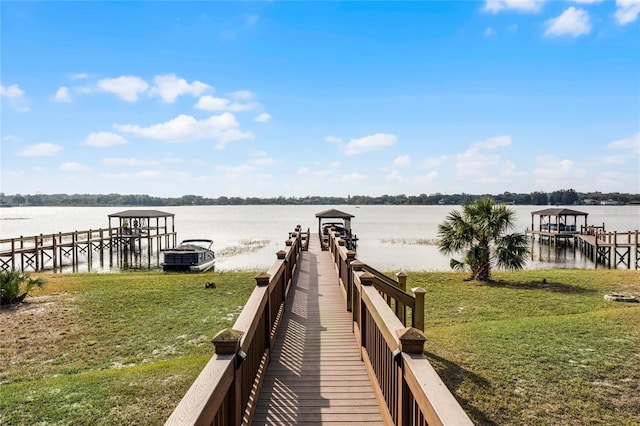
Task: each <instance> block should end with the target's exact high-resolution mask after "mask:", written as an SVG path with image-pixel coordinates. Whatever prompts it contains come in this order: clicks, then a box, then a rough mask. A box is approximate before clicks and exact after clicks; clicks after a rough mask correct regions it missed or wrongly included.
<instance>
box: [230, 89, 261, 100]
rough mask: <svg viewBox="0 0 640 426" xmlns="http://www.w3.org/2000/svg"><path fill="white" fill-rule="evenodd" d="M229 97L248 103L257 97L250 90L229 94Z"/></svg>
mask: <svg viewBox="0 0 640 426" xmlns="http://www.w3.org/2000/svg"><path fill="white" fill-rule="evenodd" d="M229 97H230V98H231V99H233V100H236V101H248V100H251V99H253V98H254V97H255V95H254V94H253V92H251V91H249V90H236V91H235V92H232V93H230V94H229Z"/></svg>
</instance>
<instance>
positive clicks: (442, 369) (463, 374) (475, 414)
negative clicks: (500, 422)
mask: <svg viewBox="0 0 640 426" xmlns="http://www.w3.org/2000/svg"><path fill="white" fill-rule="evenodd" d="M424 354H425V356H426V357H427V359H428V360H429V362H430V363H431V365H433V368H435V370H436V371H437V372H438V375H439V376H440V378H441V379H442V381H443V382H444V383H445V384H446V385H447V388H449V390H450V391H451V392H452V393H453V394H454V396H455V397H456V399H457V400H458V402H459V403H460V405H461V406H462V408H463V409H464V411H465V412H466V413H467V414H468V415H469V417H471V418H472V420H473V421H474V423H476V424H478V423H479V424H482V425H489V426H497V423H496V422H495V421H493V420H491V419H490V418H489V417H487V415H486V414H485V413H484V412H482V411H481V410H479V409H478V408H476V407H474V406H473V405H472V404H471V403H470V402H469V401H468V400H466V399H463V398H461V397H460V396H459V395H456V391H457V390H458V388H460V385H461V384H462V382H463V381H464V380H471V381H472V382H473V385H474V388H475V389H476V392H483V393H491V392H492V390H491V383H489V381H488V380H487V379H485V378H484V377H481V376H478V375H477V374H475V373H474V372H472V371H469V370H467V369H466V368H462V367H460V366H459V365H458V364H456V363H454V362H451V361H449V360H448V359H445V358H442V357H441V356H438V355H436V354H434V353H432V352H424Z"/></svg>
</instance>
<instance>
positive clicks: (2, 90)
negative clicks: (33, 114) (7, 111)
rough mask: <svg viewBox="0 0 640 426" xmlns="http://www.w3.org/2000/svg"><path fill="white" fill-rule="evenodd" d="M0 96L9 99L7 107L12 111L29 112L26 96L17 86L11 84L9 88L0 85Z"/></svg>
mask: <svg viewBox="0 0 640 426" xmlns="http://www.w3.org/2000/svg"><path fill="white" fill-rule="evenodd" d="M0 96H3V97H5V98H7V99H9V105H10V106H11V108H13V109H14V110H16V111H19V112H27V111H29V106H28V105H27V97H26V94H25V92H24V90H22V89H21V88H20V86H18V85H17V84H12V85H11V86H3V85H2V84H0Z"/></svg>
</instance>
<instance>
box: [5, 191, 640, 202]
mask: <svg viewBox="0 0 640 426" xmlns="http://www.w3.org/2000/svg"><path fill="white" fill-rule="evenodd" d="M486 197H490V198H492V199H493V200H495V202H496V203H504V204H514V205H565V206H569V205H581V204H601V203H602V202H612V203H614V204H622V205H624V204H640V194H629V193H619V192H612V193H602V192H588V193H580V192H576V191H575V190H573V189H566V190H565V189H562V190H557V191H553V192H543V191H535V192H531V193H528V194H527V193H515V192H504V193H502V194H493V195H492V194H466V193H462V194H442V193H435V194H430V195H427V194H420V195H405V194H399V195H381V196H370V195H348V196H346V197H337V196H307V197H284V196H280V197H227V196H219V197H216V198H209V197H202V196H200V195H183V196H181V197H154V196H150V195H145V194H71V195H70V194H39V193H38V194H27V195H22V194H15V195H5V194H4V193H0V205H4V206H11V205H14V206H209V205H214V206H223V205H305V204H308V205H462V204H468V203H472V202H474V201H476V200H480V199H482V198H486Z"/></svg>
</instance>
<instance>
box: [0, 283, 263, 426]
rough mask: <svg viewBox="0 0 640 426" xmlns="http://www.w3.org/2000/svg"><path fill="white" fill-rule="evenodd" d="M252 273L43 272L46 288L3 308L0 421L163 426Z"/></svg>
mask: <svg viewBox="0 0 640 426" xmlns="http://www.w3.org/2000/svg"><path fill="white" fill-rule="evenodd" d="M255 275H256V274H255V273H252V272H225V273H223V274H220V273H215V274H214V273H206V274H196V275H190V274H163V273H159V272H155V273H154V272H151V273H126V274H65V275H48V276H46V279H47V285H46V286H45V289H44V291H40V292H36V293H34V296H35V297H31V298H27V302H28V303H26V304H24V305H23V306H20V307H18V308H17V309H3V310H2V311H0V317H1V319H2V321H1V322H0V324H1V325H0V333H1V334H2V343H3V344H2V345H1V348H0V361H1V364H2V365H3V368H2V370H0V382H1V383H2V384H1V385H0V424H25V425H27V424H28V425H31V424H92V425H94V424H104V425H110V424H162V423H163V422H164V421H165V420H166V418H167V417H168V416H169V414H170V413H171V412H172V411H173V408H174V407H175V406H176V405H177V403H178V402H179V401H180V399H181V398H182V395H184V393H185V392H186V390H187V389H188V388H189V386H190V385H191V383H192V382H193V380H194V379H195V377H196V376H197V375H198V374H199V372H200V370H201V369H202V368H203V367H204V365H205V364H206V363H207V361H208V360H209V358H210V357H211V356H212V354H213V352H214V348H213V345H212V343H211V338H212V337H213V336H214V335H215V334H216V333H217V332H218V331H220V330H221V329H224V328H226V327H230V326H231V325H232V324H233V322H234V321H235V318H236V317H237V315H238V313H239V312H240V310H241V309H242V306H243V305H244V303H245V301H246V300H247V298H248V297H249V295H250V294H251V291H253V288H254V287H255V280H254V279H253V277H254V276H255ZM208 281H214V282H215V283H216V285H217V287H216V288H215V289H205V283H206V282H208Z"/></svg>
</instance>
